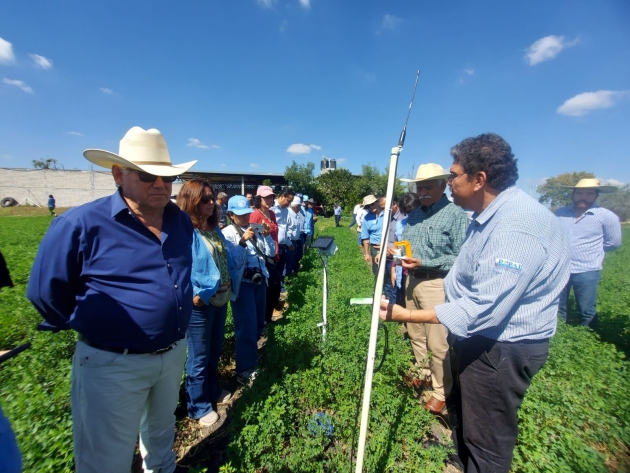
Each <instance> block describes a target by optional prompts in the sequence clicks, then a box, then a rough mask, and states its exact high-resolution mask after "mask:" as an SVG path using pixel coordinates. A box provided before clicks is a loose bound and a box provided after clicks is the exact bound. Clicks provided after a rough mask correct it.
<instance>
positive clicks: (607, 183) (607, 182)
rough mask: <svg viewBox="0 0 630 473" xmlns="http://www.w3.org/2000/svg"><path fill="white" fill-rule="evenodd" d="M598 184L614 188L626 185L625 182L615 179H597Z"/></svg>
mask: <svg viewBox="0 0 630 473" xmlns="http://www.w3.org/2000/svg"><path fill="white" fill-rule="evenodd" d="M599 183H600V184H601V185H603V186H615V187H623V186H625V185H626V183H625V182H621V181H619V180H617V179H601V178H599Z"/></svg>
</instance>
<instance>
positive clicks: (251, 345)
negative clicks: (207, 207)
mask: <svg viewBox="0 0 630 473" xmlns="http://www.w3.org/2000/svg"><path fill="white" fill-rule="evenodd" d="M252 212H253V211H252V209H251V208H250V207H249V202H248V201H247V199H246V198H245V197H244V196H242V195H236V196H234V197H232V198H231V199H230V200H229V201H228V208H227V213H228V216H229V217H230V220H231V221H232V225H228V226H227V227H225V228H224V229H223V234H224V235H225V238H226V239H227V240H228V241H230V242H231V243H233V244H234V245H235V246H237V247H238V250H239V251H240V252H241V253H242V254H243V255H245V257H246V264H245V267H244V268H242V270H241V272H240V274H239V276H238V277H237V278H235V280H234V281H233V286H234V294H233V295H232V316H233V317H234V335H235V337H236V373H237V375H236V379H237V380H238V381H239V382H240V383H243V384H248V383H249V382H250V381H252V380H253V379H254V378H255V377H256V364H257V358H258V339H259V338H260V335H261V334H262V331H263V328H264V326H265V305H266V292H267V279H268V278H269V273H268V271H267V267H266V265H265V258H267V257H269V258H273V257H274V256H275V254H276V244H275V243H274V241H273V239H272V238H271V236H270V235H269V230H270V228H269V225H267V224H266V223H263V224H262V228H261V229H259V231H254V229H253V228H252V226H250V223H249V214H250V213H252ZM251 225H256V224H251Z"/></svg>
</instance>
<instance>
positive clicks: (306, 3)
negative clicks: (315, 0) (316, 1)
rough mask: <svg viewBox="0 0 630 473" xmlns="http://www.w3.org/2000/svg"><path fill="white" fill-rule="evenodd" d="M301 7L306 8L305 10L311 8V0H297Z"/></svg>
mask: <svg viewBox="0 0 630 473" xmlns="http://www.w3.org/2000/svg"><path fill="white" fill-rule="evenodd" d="M299 1H300V5H301V6H302V8H306V9H307V10H308V9H309V8H311V0H299Z"/></svg>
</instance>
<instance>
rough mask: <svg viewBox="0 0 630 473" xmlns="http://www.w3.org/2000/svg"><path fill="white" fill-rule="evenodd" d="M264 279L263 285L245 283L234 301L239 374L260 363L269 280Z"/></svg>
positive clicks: (233, 312)
mask: <svg viewBox="0 0 630 473" xmlns="http://www.w3.org/2000/svg"><path fill="white" fill-rule="evenodd" d="M263 279H264V280H263V282H262V284H254V283H251V282H248V281H243V282H242V283H241V288H240V290H239V294H238V298H237V299H236V300H235V301H232V317H234V337H235V338H236V373H237V374H238V373H242V372H243V371H246V370H249V369H252V368H255V367H256V364H257V363H258V339H259V338H260V335H261V334H262V331H263V328H264V327H265V307H266V299H267V279H266V278H263Z"/></svg>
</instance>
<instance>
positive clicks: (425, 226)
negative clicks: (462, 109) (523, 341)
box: [401, 163, 468, 414]
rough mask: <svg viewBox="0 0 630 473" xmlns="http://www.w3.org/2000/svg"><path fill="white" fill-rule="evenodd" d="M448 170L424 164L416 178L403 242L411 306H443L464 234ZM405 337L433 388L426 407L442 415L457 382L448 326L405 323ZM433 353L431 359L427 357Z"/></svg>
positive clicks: (423, 383)
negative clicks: (415, 198)
mask: <svg viewBox="0 0 630 473" xmlns="http://www.w3.org/2000/svg"><path fill="white" fill-rule="evenodd" d="M448 177H449V174H448V173H447V172H446V171H444V169H442V166H440V165H439V164H434V163H428V164H422V165H421V166H420V167H419V168H418V171H417V173H416V178H415V179H401V181H404V182H411V183H413V184H412V185H415V190H416V194H417V195H418V198H419V201H420V206H418V207H416V208H415V209H414V210H412V212H411V213H410V214H409V217H408V218H407V224H406V225H405V228H404V229H403V232H402V240H403V241H404V240H407V241H409V244H410V245H411V252H412V255H408V256H411V257H410V258H407V259H404V260H402V267H403V268H406V269H407V271H408V277H407V282H406V288H405V303H406V307H407V308H408V309H432V308H433V307H435V306H436V305H439V304H444V278H445V277H446V275H447V274H448V272H449V271H450V269H451V268H452V267H453V264H455V259H456V258H457V255H458V254H459V248H460V247H461V246H462V243H463V241H464V238H465V237H466V228H467V227H468V218H467V217H466V213H465V212H464V211H463V210H462V209H461V208H460V207H458V206H456V205H454V204H453V203H452V202H451V201H449V200H448V198H447V197H446V194H445V193H444V191H445V190H446V180H447V178H448ZM406 326H407V335H408V336H409V340H410V341H411V347H412V348H413V353H414V356H415V358H416V364H417V366H418V367H419V368H420V370H421V380H420V381H421V387H425V388H428V387H433V393H432V395H431V398H430V399H429V400H428V401H427V402H426V403H425V404H424V408H425V409H427V410H428V411H430V412H432V413H433V414H439V413H441V412H442V410H443V409H444V407H445V406H446V398H447V396H448V395H449V394H450V391H451V388H452V386H453V377H452V375H451V361H450V353H449V344H448V340H447V338H448V330H447V329H446V327H444V325H442V324H428V323H407V324H406ZM429 352H431V358H430V361H429V356H428V355H429Z"/></svg>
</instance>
